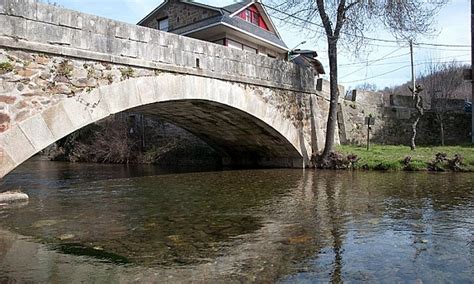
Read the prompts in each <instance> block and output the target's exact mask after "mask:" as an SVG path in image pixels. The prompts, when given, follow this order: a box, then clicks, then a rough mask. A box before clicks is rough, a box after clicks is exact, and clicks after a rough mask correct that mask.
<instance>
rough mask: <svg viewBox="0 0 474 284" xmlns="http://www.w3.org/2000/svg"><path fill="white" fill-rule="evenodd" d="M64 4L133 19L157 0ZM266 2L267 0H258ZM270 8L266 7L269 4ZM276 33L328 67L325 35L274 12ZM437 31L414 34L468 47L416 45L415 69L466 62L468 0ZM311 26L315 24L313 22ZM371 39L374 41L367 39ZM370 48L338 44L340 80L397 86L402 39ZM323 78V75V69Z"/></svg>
mask: <svg viewBox="0 0 474 284" xmlns="http://www.w3.org/2000/svg"><path fill="white" fill-rule="evenodd" d="M52 2H56V3H58V4H59V5H61V6H62V7H64V8H68V9H73V10H77V11H81V12H85V13H88V14H94V15H98V16H103V17H106V18H110V19H115V20H119V21H122V22H126V23H131V24H135V23H137V22H138V21H139V20H140V19H142V18H143V17H145V16H146V15H147V14H148V13H149V12H150V11H152V10H153V9H154V8H155V7H157V6H158V5H160V4H161V3H162V1H160V0H101V1H97V0H54V1H52ZM197 2H200V3H204V4H208V5H213V6H218V7H221V6H225V5H229V4H232V3H234V2H235V0H220V1H217V0H198V1H197ZM262 2H263V3H265V4H268V3H267V2H268V1H262ZM269 12H271V11H270V10H269ZM273 21H274V23H275V25H276V26H277V29H278V31H279V32H280V35H281V36H282V38H283V40H284V41H285V43H286V45H287V46H288V47H289V48H290V49H291V48H294V47H296V46H298V45H299V44H300V43H301V42H302V41H306V43H305V44H303V45H299V46H298V48H302V49H311V50H316V51H317V52H318V54H319V57H318V58H319V60H320V61H321V62H322V63H323V65H324V67H325V69H326V72H327V73H329V62H328V57H327V54H326V53H327V51H326V50H327V47H326V46H327V44H326V40H325V38H321V36H319V37H315V36H314V35H312V34H311V32H308V31H307V30H304V29H302V28H301V27H296V26H292V25H289V24H287V23H285V22H283V21H280V20H278V19H276V18H273ZM436 22H437V33H436V34H435V35H433V36H430V37H422V38H419V39H416V41H417V42H420V43H430V44H431V43H433V44H443V45H465V46H468V47H440V46H427V45H424V46H415V48H414V60H415V73H416V74H422V73H423V72H425V70H426V68H427V64H428V62H450V61H453V60H456V61H459V62H460V63H463V64H470V60H471V51H470V46H471V34H470V0H451V1H450V2H449V3H448V5H446V6H445V7H444V8H443V9H442V10H441V11H440V13H439V14H438V15H437V16H436ZM315 28H316V27H315ZM368 36H370V37H374V38H383V39H393V38H392V37H391V35H390V34H388V33H384V32H381V33H379V34H370V35H368ZM372 44H373V45H372ZM369 49H370V52H365V53H363V54H360V55H358V56H355V55H354V54H353V52H351V51H350V50H345V49H343V48H341V47H340V48H339V51H340V52H341V53H340V54H339V55H338V64H339V69H338V73H339V83H340V84H343V85H344V86H345V87H346V88H351V87H356V86H358V85H362V84H364V83H368V84H375V85H376V86H377V88H378V89H383V88H384V87H391V86H396V85H399V84H403V83H405V82H407V81H409V80H410V78H411V70H410V55H409V51H410V50H409V47H408V44H407V43H403V44H400V45H399V44H397V43H383V42H372V43H371V45H370V48H369ZM325 76H326V78H328V76H327V75H325Z"/></svg>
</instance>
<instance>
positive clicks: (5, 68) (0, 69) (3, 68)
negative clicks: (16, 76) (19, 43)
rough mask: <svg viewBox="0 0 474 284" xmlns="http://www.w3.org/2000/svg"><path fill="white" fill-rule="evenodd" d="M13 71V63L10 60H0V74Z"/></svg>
mask: <svg viewBox="0 0 474 284" xmlns="http://www.w3.org/2000/svg"><path fill="white" fill-rule="evenodd" d="M12 71H13V65H12V64H11V63H10V62H0V75H3V74H6V73H9V72H12Z"/></svg>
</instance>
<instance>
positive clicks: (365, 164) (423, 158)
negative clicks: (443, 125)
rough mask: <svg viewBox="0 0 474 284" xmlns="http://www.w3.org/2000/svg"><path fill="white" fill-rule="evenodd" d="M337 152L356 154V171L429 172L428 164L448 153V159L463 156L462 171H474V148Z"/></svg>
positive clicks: (342, 149) (381, 148) (340, 148)
mask: <svg viewBox="0 0 474 284" xmlns="http://www.w3.org/2000/svg"><path fill="white" fill-rule="evenodd" d="M336 150H337V151H338V152H340V153H342V154H343V155H344V156H346V155H349V154H355V155H357V157H358V158H359V161H358V162H357V163H355V165H354V168H356V169H368V170H408V171H419V170H427V169H428V164H429V163H430V162H432V161H433V160H434V159H435V156H436V154H438V153H446V154H447V158H448V159H452V158H453V157H454V155H456V154H458V155H461V156H462V157H463V158H464V160H463V165H462V167H461V170H462V171H474V146H472V145H467V146H445V147H418V148H417V149H416V150H415V151H411V150H410V147H408V146H403V145H399V146H395V145H372V146H371V147H370V150H369V151H367V150H366V147H365V146H353V145H340V146H338V147H337V148H336ZM408 156H409V157H411V161H410V163H409V164H408V166H405V164H404V163H403V160H404V159H405V158H406V157H408ZM441 168H442V169H443V170H449V167H448V165H447V162H446V163H443V165H442V167H441Z"/></svg>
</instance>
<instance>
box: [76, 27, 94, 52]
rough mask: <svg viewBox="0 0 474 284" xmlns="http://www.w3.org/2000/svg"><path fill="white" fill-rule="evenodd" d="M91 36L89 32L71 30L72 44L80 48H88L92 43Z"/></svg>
mask: <svg viewBox="0 0 474 284" xmlns="http://www.w3.org/2000/svg"><path fill="white" fill-rule="evenodd" d="M92 36H93V35H92V34H91V33H90V32H86V31H82V30H81V31H79V30H76V31H74V32H72V46H73V47H74V48H78V49H82V50H89V49H90V47H91V44H92Z"/></svg>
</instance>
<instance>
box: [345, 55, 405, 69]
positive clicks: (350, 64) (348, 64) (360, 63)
mask: <svg viewBox="0 0 474 284" xmlns="http://www.w3.org/2000/svg"><path fill="white" fill-rule="evenodd" d="M408 54H410V53H409V52H408V53H404V54H400V55H394V56H389V57H386V58H384V60H387V59H393V58H398V57H403V56H405V55H408ZM375 61H380V60H369V61H367V62H358V63H346V64H340V65H339V67H341V66H353V65H362V64H363V65H366V64H367V63H371V62H374V63H375Z"/></svg>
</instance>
